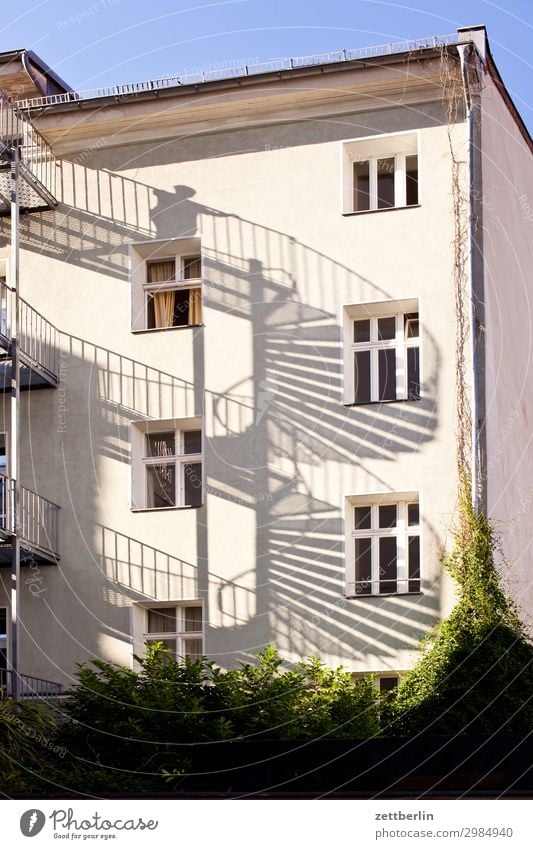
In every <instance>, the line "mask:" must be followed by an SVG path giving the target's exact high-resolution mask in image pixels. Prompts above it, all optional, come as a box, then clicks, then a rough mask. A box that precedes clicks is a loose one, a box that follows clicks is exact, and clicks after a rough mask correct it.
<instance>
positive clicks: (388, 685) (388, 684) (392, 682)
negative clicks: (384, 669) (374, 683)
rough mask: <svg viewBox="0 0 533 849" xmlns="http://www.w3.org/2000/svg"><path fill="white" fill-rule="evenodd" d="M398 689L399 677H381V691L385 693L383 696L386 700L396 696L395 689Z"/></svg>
mask: <svg viewBox="0 0 533 849" xmlns="http://www.w3.org/2000/svg"><path fill="white" fill-rule="evenodd" d="M397 689H398V679H397V678H380V679H379V692H380V693H381V694H382V695H383V698H384V699H385V700H386V701H390V700H392V698H393V697H394V693H395V691H396V690H397Z"/></svg>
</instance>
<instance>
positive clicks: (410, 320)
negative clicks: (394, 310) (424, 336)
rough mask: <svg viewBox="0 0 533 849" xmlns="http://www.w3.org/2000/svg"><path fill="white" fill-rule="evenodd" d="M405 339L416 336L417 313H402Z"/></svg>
mask: <svg viewBox="0 0 533 849" xmlns="http://www.w3.org/2000/svg"><path fill="white" fill-rule="evenodd" d="M404 321H405V337H406V339H414V338H415V337H416V338H418V313H417V312H408V313H406V314H405V315H404Z"/></svg>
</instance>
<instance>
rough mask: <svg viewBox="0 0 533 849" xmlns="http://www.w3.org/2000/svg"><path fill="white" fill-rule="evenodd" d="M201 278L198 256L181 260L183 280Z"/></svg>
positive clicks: (200, 262)
mask: <svg viewBox="0 0 533 849" xmlns="http://www.w3.org/2000/svg"><path fill="white" fill-rule="evenodd" d="M201 276H202V260H201V258H200V257H199V256H187V257H184V259H183V279H184V280H198V279H199V278H200V277H201Z"/></svg>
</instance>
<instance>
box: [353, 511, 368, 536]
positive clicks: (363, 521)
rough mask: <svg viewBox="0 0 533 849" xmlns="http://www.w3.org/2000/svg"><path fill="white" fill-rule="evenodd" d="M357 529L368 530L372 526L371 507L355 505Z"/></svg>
mask: <svg viewBox="0 0 533 849" xmlns="http://www.w3.org/2000/svg"><path fill="white" fill-rule="evenodd" d="M354 514H355V530H356V531H357V530H367V529H368V528H370V527H371V519H370V507H355V508H354Z"/></svg>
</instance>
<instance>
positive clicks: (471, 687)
mask: <svg viewBox="0 0 533 849" xmlns="http://www.w3.org/2000/svg"><path fill="white" fill-rule="evenodd" d="M468 493H469V487H468V481H467V480H465V481H463V486H462V496H461V499H460V519H459V525H458V529H457V532H456V536H455V547H454V549H453V551H452V553H451V554H450V555H449V556H448V557H447V558H446V559H445V561H444V566H445V568H447V569H448V571H449V573H450V574H451V576H452V577H453V578H454V579H455V582H456V584H457V589H458V602H457V604H456V606H455V608H454V610H453V611H452V613H451V615H450V616H449V617H448V618H447V619H445V620H444V621H443V622H442V623H440V624H439V625H438V626H437V628H436V629H435V630H434V631H433V632H432V633H431V634H430V635H429V637H428V638H426V640H424V641H423V643H422V646H421V650H422V656H421V657H420V659H419V661H418V663H417V664H416V666H415V667H414V669H413V670H412V671H411V672H410V673H409V674H408V675H407V676H406V678H405V679H404V681H403V683H402V684H401V686H400V687H399V689H398V693H397V695H396V698H395V699H394V700H393V701H392V702H390V703H389V704H388V705H387V706H386V709H385V712H384V715H383V717H382V718H383V726H384V727H383V729H382V733H384V734H386V735H390V734H399V735H402V736H403V735H411V734H416V733H420V732H423V733H427V734H445V735H448V734H453V735H455V734H487V733H493V732H496V731H501V732H504V733H513V732H517V733H521V732H523V731H531V730H532V729H533V704H532V695H533V646H532V645H531V643H530V641H529V640H528V638H527V637H526V634H525V632H524V628H523V625H522V623H521V620H520V618H519V616H518V614H517V611H516V608H515V605H514V603H513V602H512V601H511V600H510V599H509V598H508V597H507V596H506V594H505V592H504V591H503V589H502V586H501V580H500V576H499V573H498V568H497V566H496V562H495V557H496V555H497V554H498V543H497V541H496V539H495V536H494V532H493V529H492V527H491V525H490V522H489V521H488V519H487V518H486V516H484V515H482V514H480V515H477V516H476V514H475V513H474V510H473V507H472V502H471V499H470V497H469V494H468Z"/></svg>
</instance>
